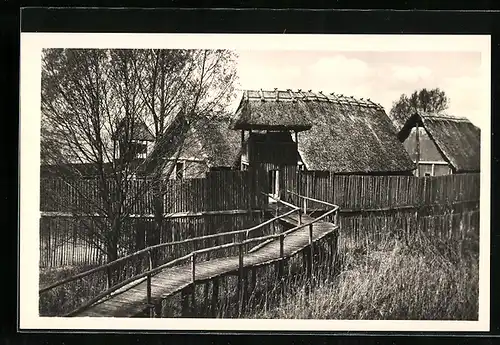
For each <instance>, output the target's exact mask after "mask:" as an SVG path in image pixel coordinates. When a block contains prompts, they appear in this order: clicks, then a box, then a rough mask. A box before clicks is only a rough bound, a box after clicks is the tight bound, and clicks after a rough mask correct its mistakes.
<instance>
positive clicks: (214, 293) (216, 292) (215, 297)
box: [211, 278, 219, 317]
mask: <svg viewBox="0 0 500 345" xmlns="http://www.w3.org/2000/svg"><path fill="white" fill-rule="evenodd" d="M218 301H219V280H218V278H215V279H213V280H212V310H211V312H212V317H217V302H218Z"/></svg>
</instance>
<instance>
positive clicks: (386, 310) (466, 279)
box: [246, 237, 479, 320]
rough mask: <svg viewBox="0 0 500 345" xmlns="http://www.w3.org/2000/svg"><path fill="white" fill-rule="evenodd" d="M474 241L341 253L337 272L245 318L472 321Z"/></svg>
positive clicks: (295, 288) (400, 244)
mask: <svg viewBox="0 0 500 345" xmlns="http://www.w3.org/2000/svg"><path fill="white" fill-rule="evenodd" d="M477 244H478V239H477V238H471V237H469V238H467V239H464V240H463V241H461V242H457V243H454V244H453V245H452V244H450V243H446V242H443V241H438V240H435V239H432V240H429V239H425V238H424V239H423V240H422V239H421V240H420V241H418V242H415V243H413V244H407V243H406V244H405V243H403V242H401V241H399V240H392V241H391V243H385V245H384V247H385V248H382V249H380V250H371V251H364V250H360V249H359V248H357V249H353V250H350V251H348V252H346V253H345V255H344V257H343V262H342V268H341V273H340V274H338V275H336V276H332V275H331V274H319V275H318V276H316V285H315V287H314V288H313V289H311V290H310V292H308V289H307V284H308V282H307V281H306V280H305V279H302V280H301V281H297V282H295V283H294V284H293V285H292V286H289V291H288V292H287V293H286V294H285V295H284V296H283V297H282V298H281V299H280V301H279V303H278V304H277V305H275V306H274V307H272V308H262V309H260V310H259V309H257V310H253V311H251V312H250V313H248V315H246V317H248V318H283V319H310V318H312V319H344V320H348V319H365V320H403V319H404V320H477V318H478V295H479V267H478V266H479V262H478V245H477Z"/></svg>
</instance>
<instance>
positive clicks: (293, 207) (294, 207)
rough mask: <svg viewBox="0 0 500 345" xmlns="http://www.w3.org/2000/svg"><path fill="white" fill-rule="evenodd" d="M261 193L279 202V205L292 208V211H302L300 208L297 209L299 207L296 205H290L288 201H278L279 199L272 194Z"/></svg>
mask: <svg viewBox="0 0 500 345" xmlns="http://www.w3.org/2000/svg"><path fill="white" fill-rule="evenodd" d="M261 193H262V194H264V195H267V196H268V197H270V198H271V199H274V200H276V201H277V202H279V203H282V204H283V205H285V206H288V207H290V208H292V209H297V210H300V207H297V206H295V205H293V204H290V203H288V202H286V201H283V200H281V199H278V198H276V197H274V196H272V195H271V194H268V193H264V192H261Z"/></svg>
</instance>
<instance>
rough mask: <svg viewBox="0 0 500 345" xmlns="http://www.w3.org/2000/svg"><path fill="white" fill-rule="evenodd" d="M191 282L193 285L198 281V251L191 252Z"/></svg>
mask: <svg viewBox="0 0 500 345" xmlns="http://www.w3.org/2000/svg"><path fill="white" fill-rule="evenodd" d="M191 282H192V283H193V285H194V284H195V282H196V252H193V253H192V254H191Z"/></svg>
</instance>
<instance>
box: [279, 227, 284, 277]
mask: <svg viewBox="0 0 500 345" xmlns="http://www.w3.org/2000/svg"><path fill="white" fill-rule="evenodd" d="M284 242H285V236H284V235H281V236H280V261H279V269H278V272H279V280H280V282H281V280H282V279H283V265H284V256H285V253H284V252H285V243H284Z"/></svg>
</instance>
